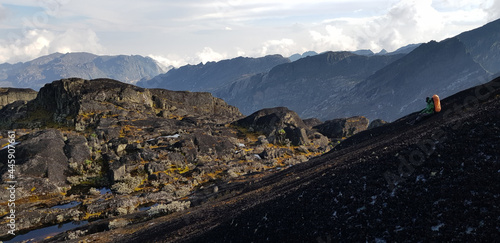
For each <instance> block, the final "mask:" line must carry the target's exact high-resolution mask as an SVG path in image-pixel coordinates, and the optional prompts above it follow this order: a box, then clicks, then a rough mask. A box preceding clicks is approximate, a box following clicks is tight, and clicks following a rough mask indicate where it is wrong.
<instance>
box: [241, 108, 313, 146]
mask: <svg viewBox="0 0 500 243" xmlns="http://www.w3.org/2000/svg"><path fill="white" fill-rule="evenodd" d="M234 124H235V125H236V126H242V127H245V128H248V129H250V130H252V131H255V132H260V133H263V134H264V135H266V136H267V137H268V139H269V140H271V141H270V142H283V141H284V140H285V139H288V140H289V141H290V142H291V143H292V144H294V145H303V144H307V143H309V139H308V138H307V133H306V128H307V126H306V125H305V124H304V122H303V121H302V119H300V117H299V115H297V113H295V112H294V111H291V110H289V109H288V108H286V107H276V108H269V109H263V110H260V111H257V112H255V113H253V114H252V115H250V116H247V117H245V118H243V119H240V120H238V121H236V122H234Z"/></svg>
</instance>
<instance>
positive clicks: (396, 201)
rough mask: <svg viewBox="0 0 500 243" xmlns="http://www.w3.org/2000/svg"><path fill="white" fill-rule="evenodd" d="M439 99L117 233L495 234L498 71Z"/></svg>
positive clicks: (207, 238) (298, 236)
mask: <svg viewBox="0 0 500 243" xmlns="http://www.w3.org/2000/svg"><path fill="white" fill-rule="evenodd" d="M442 107H443V110H442V112H441V113H439V114H437V115H434V116H432V117H430V118H428V119H426V120H424V121H421V122H420V123H417V124H415V125H413V126H410V125H408V124H407V122H408V121H411V120H413V119H414V118H415V116H416V114H411V115H409V116H406V117H404V118H402V119H400V120H397V121H395V122H393V123H391V124H388V125H384V126H381V127H378V128H375V129H372V130H368V131H365V132H361V133H358V134H356V135H355V136H353V137H351V138H350V139H348V140H346V141H345V142H343V143H342V144H341V145H340V146H338V147H337V149H336V150H335V151H333V152H330V153H328V154H326V155H324V156H321V157H318V158H316V159H313V160H311V161H309V162H307V163H303V164H300V165H297V166H294V167H291V168H290V169H288V170H284V171H282V172H280V173H277V174H274V175H272V176H268V177H264V178H262V179H260V180H258V181H256V182H254V183H246V184H244V185H239V188H238V186H237V185H235V187H234V188H233V191H232V194H231V195H235V193H236V195H235V196H231V197H228V196H227V197H225V196H221V197H219V199H217V200H214V201H213V202H211V203H207V204H204V205H201V206H199V207H195V208H192V209H190V210H189V211H188V212H187V213H186V212H184V213H182V214H173V215H169V216H166V217H164V218H161V219H157V220H155V221H152V222H148V223H147V224H144V225H142V226H141V225H135V226H133V231H135V233H133V234H132V235H127V234H126V233H125V236H123V235H122V236H121V237H118V238H115V239H116V240H117V241H120V242H123V241H127V242H139V241H140V242H147V241H150V242H157V241H181V242H185V241H186V242H267V241H269V242H361V241H363V242H364V241H367V242H386V241H387V242H395V241H397V242H401V241H424V242H427V241H456V240H458V241H481V242H484V241H488V242H491V241H495V240H497V239H498V236H499V234H500V227H499V225H500V209H499V205H500V198H499V197H500V163H499V161H500V149H499V148H500V124H499V123H500V109H499V108H500V78H497V79H495V80H493V81H491V82H490V83H487V84H485V85H483V86H479V87H475V88H472V89H469V90H466V91H463V92H460V93H458V94H455V95H453V96H451V97H449V98H447V99H445V100H443V101H442ZM219 193H223V192H219ZM125 230H127V229H125ZM125 230H124V231H125ZM128 230H132V228H130V229H128ZM125 232H126V231H125ZM121 233H124V232H121Z"/></svg>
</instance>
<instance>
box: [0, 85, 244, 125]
mask: <svg viewBox="0 0 500 243" xmlns="http://www.w3.org/2000/svg"><path fill="white" fill-rule="evenodd" d="M21 106H22V104H18V105H17V106H15V107H11V108H10V109H11V110H12V109H13V110H16V113H17V114H20V112H19V111H20V110H22V109H23V108H21ZM25 110H27V114H24V115H22V116H23V117H25V116H29V117H30V118H31V119H29V120H24V121H22V122H16V121H17V120H16V119H14V118H12V117H8V118H2V119H3V120H2V123H3V124H4V125H3V126H4V127H12V126H17V127H23V126H25V127H36V126H39V127H43V126H47V125H50V124H51V123H57V124H63V125H65V126H70V127H75V128H76V129H77V130H79V131H82V130H84V129H86V128H87V127H88V126H90V125H92V124H94V125H95V124H99V122H100V121H101V119H103V118H106V117H117V118H118V117H128V118H135V119H145V118H152V117H158V116H160V117H164V118H178V119H183V118H187V117H197V119H198V121H199V122H213V123H225V122H228V121H233V120H235V119H237V118H240V117H241V116H242V115H241V113H240V112H239V111H238V109H237V108H235V107H233V106H229V105H227V104H226V103H225V102H224V101H223V100H221V99H218V98H215V97H213V96H212V95H211V94H209V93H191V92H174V91H168V90H160V89H154V90H149V89H144V88H139V87H137V86H134V85H130V84H125V83H121V82H119V81H116V80H111V79H97V80H84V79H77V78H72V79H62V80H59V81H54V82H52V83H50V84H47V85H45V86H44V87H43V88H42V89H40V92H39V95H38V97H37V98H36V99H35V100H33V101H32V102H30V103H29V104H27V109H25Z"/></svg>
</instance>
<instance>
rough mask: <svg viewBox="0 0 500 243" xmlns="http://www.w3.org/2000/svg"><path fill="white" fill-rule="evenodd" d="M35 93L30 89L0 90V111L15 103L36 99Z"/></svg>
mask: <svg viewBox="0 0 500 243" xmlns="http://www.w3.org/2000/svg"><path fill="white" fill-rule="evenodd" d="M36 95H37V92H36V91H34V90H32V89H18V88H0V109H2V108H3V107H4V106H6V105H8V104H10V103H13V102H15V101H18V100H20V101H25V102H27V101H30V100H33V99H35V98H36Z"/></svg>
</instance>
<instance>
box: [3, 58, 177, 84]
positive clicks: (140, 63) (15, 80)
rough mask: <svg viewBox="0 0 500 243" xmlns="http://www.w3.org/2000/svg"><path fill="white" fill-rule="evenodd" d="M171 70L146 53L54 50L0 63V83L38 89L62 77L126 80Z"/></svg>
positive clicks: (143, 77)
mask: <svg viewBox="0 0 500 243" xmlns="http://www.w3.org/2000/svg"><path fill="white" fill-rule="evenodd" d="M167 70H168V69H167V68H165V67H162V66H161V65H160V64H158V63H157V62H156V61H155V60H153V59H152V58H149V57H143V56H137V55H134V56H125V55H119V56H98V55H94V54H90V53H85V52H81V53H67V54H62V53H54V54H51V55H47V56H43V57H40V58H37V59H34V60H32V61H29V62H24V63H16V64H9V63H4V64H0V86H1V87H18V88H32V89H35V90H38V89H39V88H40V87H42V86H43V85H45V84H46V83H50V82H52V81H54V80H59V79H62V78H70V77H79V78H86V79H94V78H113V79H118V80H120V81H123V82H127V83H136V82H137V81H139V80H142V79H151V78H153V77H155V76H157V75H159V74H161V73H163V72H165V71H167Z"/></svg>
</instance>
